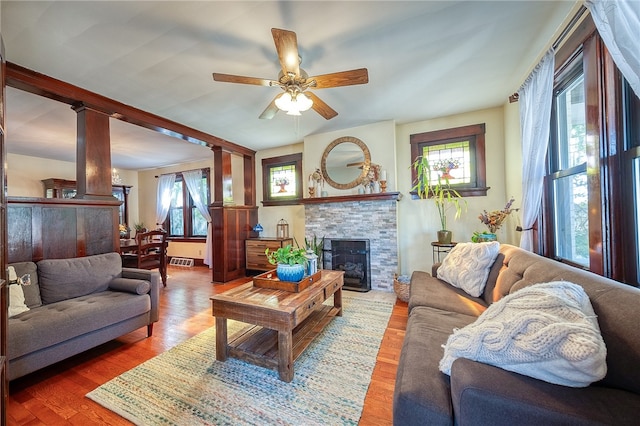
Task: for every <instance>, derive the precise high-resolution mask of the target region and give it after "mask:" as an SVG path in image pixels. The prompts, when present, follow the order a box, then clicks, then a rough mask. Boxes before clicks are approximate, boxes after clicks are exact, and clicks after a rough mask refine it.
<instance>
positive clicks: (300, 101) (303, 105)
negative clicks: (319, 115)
mask: <svg viewBox="0 0 640 426" xmlns="http://www.w3.org/2000/svg"><path fill="white" fill-rule="evenodd" d="M296 104H297V106H298V109H299V110H300V111H307V110H308V109H309V108H311V106H313V101H312V100H311V99H309V98H308V97H307V95H305V94H304V93H298V96H296Z"/></svg>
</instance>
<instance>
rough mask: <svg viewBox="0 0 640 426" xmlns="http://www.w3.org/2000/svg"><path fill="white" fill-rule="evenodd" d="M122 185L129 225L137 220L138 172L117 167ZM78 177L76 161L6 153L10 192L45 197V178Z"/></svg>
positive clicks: (8, 193)
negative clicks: (126, 190) (125, 187)
mask: <svg viewBox="0 0 640 426" xmlns="http://www.w3.org/2000/svg"><path fill="white" fill-rule="evenodd" d="M118 173H119V174H120V178H121V179H122V184H123V185H131V186H132V188H131V191H130V192H129V198H128V204H127V205H128V207H129V226H130V227H131V228H133V225H134V224H135V223H136V222H138V194H139V188H138V172H136V171H132V170H121V169H118ZM49 178H58V179H67V180H76V163H71V162H68V161H58V160H49V159H45V158H39V157H29V156H26V155H19V154H7V195H9V196H10V197H44V186H43V184H42V180H43V179H49Z"/></svg>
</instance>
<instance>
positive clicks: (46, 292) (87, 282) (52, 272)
mask: <svg viewBox="0 0 640 426" xmlns="http://www.w3.org/2000/svg"><path fill="white" fill-rule="evenodd" d="M38 274H39V280H40V295H41V297H42V303H44V304H48V303H54V302H58V301H60V300H67V299H71V298H74V297H79V296H84V295H87V294H91V293H96V292H100V291H105V290H106V289H108V288H109V283H110V282H111V280H112V279H113V278H115V277H119V276H120V275H121V274H122V260H121V259H120V255H119V254H118V253H106V254H99V255H95V256H86V257H76V258H72V259H46V260H41V261H40V262H38Z"/></svg>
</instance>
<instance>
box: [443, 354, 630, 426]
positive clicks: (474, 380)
mask: <svg viewBox="0 0 640 426" xmlns="http://www.w3.org/2000/svg"><path fill="white" fill-rule="evenodd" d="M451 399H452V402H453V411H454V414H455V418H456V422H457V424H458V425H459V426H471V425H492V426H502V425H505V426H507V425H508V426H512V425H518V426H521V425H531V426H534V425H536V426H537V425H581V426H586V425H632V424H637V423H638V418H640V395H637V394H634V393H632V392H627V391H623V390H619V389H612V388H607V387H603V386H596V385H593V386H588V387H586V388H572V387H568V386H560V385H554V384H552V383H547V382H545V381H542V380H537V379H534V378H531V377H527V376H523V375H520V374H517V373H512V372H510V371H506V370H503V369H501V368H497V367H494V366H491V365H488V364H483V363H480V362H476V361H471V360H469V359H465V358H458V359H456V360H455V361H454V362H453V366H452V367H451Z"/></svg>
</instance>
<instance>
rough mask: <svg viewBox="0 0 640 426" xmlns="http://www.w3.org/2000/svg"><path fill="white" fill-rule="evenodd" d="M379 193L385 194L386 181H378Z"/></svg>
mask: <svg viewBox="0 0 640 426" xmlns="http://www.w3.org/2000/svg"><path fill="white" fill-rule="evenodd" d="M380 192H387V181H386V180H381V181H380Z"/></svg>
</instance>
